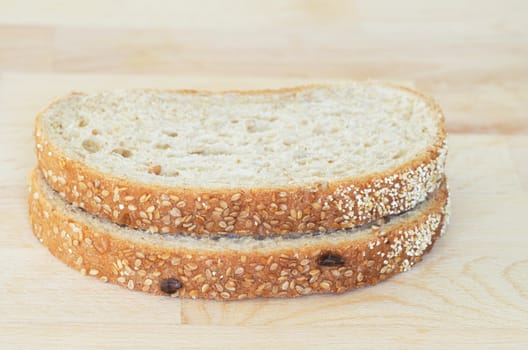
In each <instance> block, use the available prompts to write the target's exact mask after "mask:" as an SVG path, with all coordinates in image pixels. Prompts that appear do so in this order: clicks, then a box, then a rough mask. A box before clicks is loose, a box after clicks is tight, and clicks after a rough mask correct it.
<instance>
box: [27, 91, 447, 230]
mask: <svg viewBox="0 0 528 350" xmlns="http://www.w3.org/2000/svg"><path fill="white" fill-rule="evenodd" d="M35 136H36V153H37V157H38V162H39V163H38V164H39V167H40V168H41V169H42V170H43V172H44V175H45V177H46V180H47V181H48V183H49V184H50V185H51V186H52V187H53V188H54V189H55V190H56V191H57V192H59V193H60V194H61V196H63V197H64V198H66V199H67V200H68V201H69V202H70V203H73V205H75V206H78V207H81V208H83V209H85V210H86V211H88V212H90V213H93V214H96V215H98V216H100V217H103V218H106V219H109V220H112V221H113V222H116V223H118V224H124V225H127V226H130V227H132V228H140V229H145V230H149V231H151V232H154V233H156V232H160V233H175V232H177V233H178V234H190V235H197V234H211V233H224V234H229V233H235V234H238V235H268V234H272V235H273V234H290V233H291V232H297V233H304V232H315V231H322V232H324V231H328V230H335V229H343V228H350V227H354V226H358V225H362V224H365V223H368V222H371V221H373V220H377V219H379V218H381V217H384V216H387V215H395V214H399V213H401V212H403V211H406V210H409V209H411V208H413V207H414V206H415V205H416V204H418V203H419V202H421V201H423V200H424V199H425V198H426V196H427V194H428V193H431V192H433V191H435V190H436V189H437V188H438V186H439V184H440V182H441V179H442V177H443V173H444V162H445V157H446V145H445V128H444V118H443V116H442V113H441V111H440V109H439V107H438V106H437V105H436V104H435V103H434V102H433V101H432V100H430V99H428V98H426V97H424V96H422V95H420V94H418V93H416V92H414V91H411V90H408V89H405V88H401V87H396V86H392V85H384V84H375V83H356V84H346V85H336V86H309V87H299V88H292V89H282V90H266V91H249V92H236V91H235V92H222V93H212V92H203V91H152V90H133V91H112V92H101V93H96V94H82V93H72V94H70V95H68V96H66V97H63V98H61V99H59V100H57V101H55V102H53V103H52V104H51V105H50V106H49V107H47V108H46V109H45V110H44V111H42V112H41V113H40V114H39V115H38V117H37V121H36V131H35Z"/></svg>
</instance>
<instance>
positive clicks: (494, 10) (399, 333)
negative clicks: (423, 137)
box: [0, 0, 528, 349]
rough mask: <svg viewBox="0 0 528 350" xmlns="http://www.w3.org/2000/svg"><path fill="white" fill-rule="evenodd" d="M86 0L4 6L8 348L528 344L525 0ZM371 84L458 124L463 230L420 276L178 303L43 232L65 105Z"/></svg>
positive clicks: (4, 314)
mask: <svg viewBox="0 0 528 350" xmlns="http://www.w3.org/2000/svg"><path fill="white" fill-rule="evenodd" d="M15 3H16V4H26V5H27V6H24V5H13V4H15ZM43 3H45V5H43ZM71 3H73V2H66V1H60V0H53V1H47V2H31V1H20V2H13V4H11V3H9V4H8V3H7V2H2V1H0V267H1V271H2V272H1V273H0V349H26V348H39V349H47V348H50V349H56V348H66V347H70V348H103V349H107V348H108V349H113V348H123V347H129V348H171V349H219V348H220V349H221V348H228V349H230V348H259V349H260V348H263V349H275V348H288V349H306V348H316V349H334V348H340V349H350V348H370V349H372V348H391V349H392V348H402V349H408V348H415V347H418V348H425V347H427V348H432V349H445V348H447V347H450V348H461V349H467V348H478V349H481V348H512V349H523V348H528V228H527V225H526V223H525V221H524V216H526V215H528V214H527V213H528V112H527V111H528V103H527V101H528V99H527V97H528V51H527V49H526V48H527V47H528V40H527V35H526V34H527V33H528V28H527V27H526V25H525V24H524V23H525V21H523V18H524V19H526V13H528V8H527V7H526V5H525V3H524V2H513V1H512V2H511V3H510V4H504V2H497V3H493V2H486V3H485V4H482V3H481V2H477V1H475V2H474V3H472V4H471V6H470V5H467V6H465V5H464V6H463V5H459V4H458V3H459V2H458V1H444V2H442V4H443V5H440V4H432V3H431V2H429V4H424V3H423V2H420V1H408V2H404V3H401V4H399V5H398V6H396V7H395V8H388V5H386V6H381V5H372V2H370V1H355V2H347V1H332V2H329V3H328V4H327V3H326V2H319V1H307V2H306V3H304V2H296V1H285V2H279V1H270V2H269V4H267V5H266V6H264V5H258V4H257V3H252V4H251V3H250V4H246V3H244V4H238V5H237V6H235V5H233V4H232V3H231V2H227V4H228V5H223V6H220V5H217V4H213V3H210V4H208V5H204V6H205V7H204V6H199V5H192V4H190V3H189V2H186V3H185V4H186V5H185V6H182V5H181V4H177V3H175V2H172V1H171V2H166V3H165V4H164V5H163V6H164V7H163V10H160V9H158V10H156V9H153V7H152V6H150V5H148V6H147V5H146V2H145V4H144V5H143V6H139V5H137V6H130V8H126V9H123V8H122V5H119V4H117V3H112V2H108V1H91V2H89V3H90V5H87V4H85V5H83V6H84V7H83V8H76V6H80V5H78V4H79V3H76V5H71ZM468 3H471V2H468ZM223 4H226V3H223ZM229 4H230V5H229ZM230 6H231V7H230ZM456 6H459V7H458V10H453V8H455V7H456ZM27 7H30V8H32V7H34V8H36V10H35V11H27V10H25V8H27ZM224 7H226V8H227V9H226V8H224ZM229 8H231V9H232V11H231V13H230V12H229V11H228V9H229ZM204 9H207V10H204ZM103 10H104V11H107V12H108V11H109V12H110V13H115V14H116V15H115V16H114V18H113V19H109V18H108V16H103V15H99V14H100V13H101V11H103ZM177 10H178V11H177ZM179 10H181V11H179ZM104 11H103V12H104ZM523 13H524V16H523ZM198 14H200V15H203V16H204V17H203V18H202V20H201V21H192V20H191V19H190V18H194V17H193V16H195V17H196V16H197V15H198ZM154 15H156V16H157V17H156V19H157V20H152V18H153V16H154ZM149 18H150V20H149ZM196 18H198V17H196ZM369 77H370V78H377V79H387V80H392V81H398V82H403V83H405V84H407V85H411V86H415V87H417V88H419V89H421V90H424V91H426V92H427V93H429V94H432V95H433V96H435V97H436V98H437V99H438V101H439V102H440V104H441V106H442V107H443V109H444V111H445V114H446V116H447V124H448V129H449V131H450V135H449V140H448V141H449V147H450V148H449V158H448V167H447V173H448V177H449V185H450V189H451V194H452V216H451V224H450V226H449V229H448V231H447V234H446V235H445V236H444V237H443V238H442V239H441V240H440V241H439V242H438V243H437V245H436V246H435V249H434V250H433V251H432V252H431V253H430V254H429V255H428V256H427V257H426V258H425V260H424V262H423V263H421V264H419V265H417V266H416V267H415V268H414V269H413V270H411V271H409V272H406V273H404V274H401V275H399V276H396V277H394V278H393V279H390V280H389V281H386V282H384V283H381V284H379V285H377V286H374V287H370V288H365V289H361V290H356V291H353V292H350V293H346V294H343V295H339V296H310V297H303V298H298V299H295V300H289V299H279V300H265V299H260V300H249V301H242V302H227V303H226V302H215V301H203V300H178V299H172V298H165V297H154V296H150V295H146V294H143V293H133V292H130V291H128V290H125V289H121V288H119V287H117V286H113V285H110V284H104V283H102V282H99V281H97V280H95V279H92V278H89V277H85V276H82V275H80V274H79V273H78V272H76V271H73V270H71V269H69V268H67V267H65V266H64V265H63V264H62V263H61V262H59V261H57V260H56V259H55V258H53V257H52V256H51V255H50V254H49V253H48V252H47V250H46V249H45V248H44V247H42V246H41V245H40V244H39V242H38V241H37V240H36V239H35V238H34V236H33V235H32V232H31V229H30V226H29V222H28V218H27V204H26V196H27V187H26V177H27V174H28V173H29V171H30V169H31V168H32V167H33V166H34V165H35V157H34V155H33V149H32V147H33V141H32V134H31V133H32V127H33V118H34V115H35V114H36V113H37V112H38V110H39V109H40V108H41V107H43V106H44V105H45V104H46V103H47V102H49V101H50V100H51V99H52V98H54V97H56V96H58V95H61V94H64V93H66V92H68V91H69V90H72V89H75V90H82V91H91V90H97V89H103V88H106V89H109V88H126V87H153V88H165V87H166V88H206V89H226V88H227V89H229V88H262V87H282V86H289V85H295V84H301V83H312V82H320V81H336V80H347V79H364V78H369Z"/></svg>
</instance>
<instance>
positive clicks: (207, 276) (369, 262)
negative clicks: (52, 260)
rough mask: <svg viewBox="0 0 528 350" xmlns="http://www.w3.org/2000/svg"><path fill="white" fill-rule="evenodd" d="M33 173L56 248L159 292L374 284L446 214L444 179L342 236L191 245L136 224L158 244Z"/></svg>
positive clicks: (406, 261)
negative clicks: (258, 244)
mask: <svg viewBox="0 0 528 350" xmlns="http://www.w3.org/2000/svg"><path fill="white" fill-rule="evenodd" d="M31 181H32V182H31V188H30V194H29V211H30V219H31V223H32V227H33V232H34V234H35V236H36V237H37V238H38V239H39V241H40V242H41V243H42V244H44V245H45V246H47V247H48V249H49V251H50V252H51V253H52V254H53V255H54V256H56V257H57V258H58V259H60V260H61V261H63V262H64V263H65V264H67V265H68V266H70V267H72V268H74V269H76V270H78V271H80V272H81V273H82V274H84V275H87V276H92V277H95V278H98V279H99V280H101V281H103V282H110V283H114V284H117V285H120V286H121V287H124V288H127V289H130V290H137V291H143V292H148V293H152V294H158V295H169V294H167V293H166V292H164V291H163V290H165V291H167V290H168V291H169V292H170V296H171V297H181V298H208V299H218V300H237V299H245V298H255V297H297V296H302V295H307V294H314V293H343V292H345V291H348V290H351V289H354V288H359V287H364V286H368V285H373V284H376V283H378V282H380V281H383V280H385V279H387V278H389V277H391V276H392V275H394V274H396V273H399V272H404V271H407V270H409V269H410V268H411V267H412V266H413V265H414V264H416V263H417V262H420V261H421V260H422V257H423V255H424V254H425V253H427V252H428V251H429V250H430V249H431V247H432V245H433V244H434V242H435V241H436V240H437V238H439V237H440V235H441V234H442V233H443V232H444V231H445V227H446V224H447V215H448V213H447V205H448V191H447V186H446V185H445V182H443V183H444V184H443V185H442V186H441V187H440V188H439V189H438V190H437V191H436V192H435V193H434V194H432V195H431V196H429V199H428V200H427V201H426V202H424V204H422V206H421V209H420V211H419V212H416V213H414V214H413V215H411V216H409V217H407V218H406V220H401V221H399V222H397V223H391V220H389V221H388V222H387V223H385V224H381V225H372V226H371V229H370V232H369V233H368V234H366V235H363V236H360V237H357V238H351V239H349V240H348V239H347V240H346V242H345V243H343V242H341V243H339V244H334V243H332V239H330V238H329V239H328V240H326V239H325V240H319V241H318V243H316V244H312V245H304V246H299V247H298V248H296V249H292V248H285V247H281V246H280V244H279V245H277V247H276V248H275V249H273V250H271V251H269V250H268V251H260V250H252V251H250V252H247V251H236V250H222V249H219V250H207V249H198V248H197V249H189V248H184V247H174V246H171V247H167V246H166V245H164V241H165V240H164V238H163V236H161V235H152V234H148V233H144V232H139V231H138V234H140V233H141V234H143V235H145V234H147V235H152V236H156V237H158V239H157V242H158V243H156V244H154V243H152V241H150V242H146V241H145V242H142V241H141V240H135V241H130V240H127V239H126V238H120V237H116V235H115V234H114V235H112V234H109V233H108V232H105V231H104V230H102V229H100V228H99V227H95V226H94V225H91V224H90V221H88V220H83V219H82V218H83V217H84V216H89V215H88V214H86V213H83V212H81V211H79V210H76V209H74V208H73V207H72V206H70V205H68V204H66V203H64V201H63V200H61V199H60V197H59V195H57V194H56V193H54V194H51V195H50V192H51V190H49V189H45V188H43V186H47V185H46V184H45V182H44V181H43V180H42V179H40V176H39V175H38V171H35V172H34V173H33V176H32V179H31ZM50 196H51V197H50ZM58 202H60V203H64V204H61V205H58V204H57V203H58ZM75 213H77V214H75ZM97 220H100V219H97ZM100 221H102V220H100ZM116 227H117V226H116ZM123 230H124V229H123ZM328 235H332V233H329V234H328ZM192 239H193V240H194V239H196V238H192ZM203 239H204V238H202V240H203ZM225 239H229V238H225ZM246 239H251V238H246ZM268 239H273V238H268ZM196 240H197V242H200V240H199V239H196ZM197 244H199V243H197ZM330 254H331V255H330ZM321 256H324V257H325V259H326V260H325V261H326V263H325V264H323V265H321V264H320V262H321V260H320V259H321ZM329 256H333V258H332V259H329ZM335 256H338V257H340V259H337V258H335ZM167 285H169V286H170V288H167ZM162 287H163V288H162Z"/></svg>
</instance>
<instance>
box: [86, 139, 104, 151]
mask: <svg viewBox="0 0 528 350" xmlns="http://www.w3.org/2000/svg"><path fill="white" fill-rule="evenodd" d="M82 147H83V148H84V149H85V150H87V151H88V152H90V153H95V152H97V151H99V150H100V149H101V145H99V144H98V143H97V142H96V141H94V140H92V139H87V140H84V141H83V143H82Z"/></svg>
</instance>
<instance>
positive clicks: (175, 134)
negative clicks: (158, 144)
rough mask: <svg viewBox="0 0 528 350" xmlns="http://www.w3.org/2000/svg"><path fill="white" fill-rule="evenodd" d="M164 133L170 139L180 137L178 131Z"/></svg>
mask: <svg viewBox="0 0 528 350" xmlns="http://www.w3.org/2000/svg"><path fill="white" fill-rule="evenodd" d="M163 133H164V134H165V135H167V136H169V137H177V136H178V133H177V132H176V131H164V132H163Z"/></svg>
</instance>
